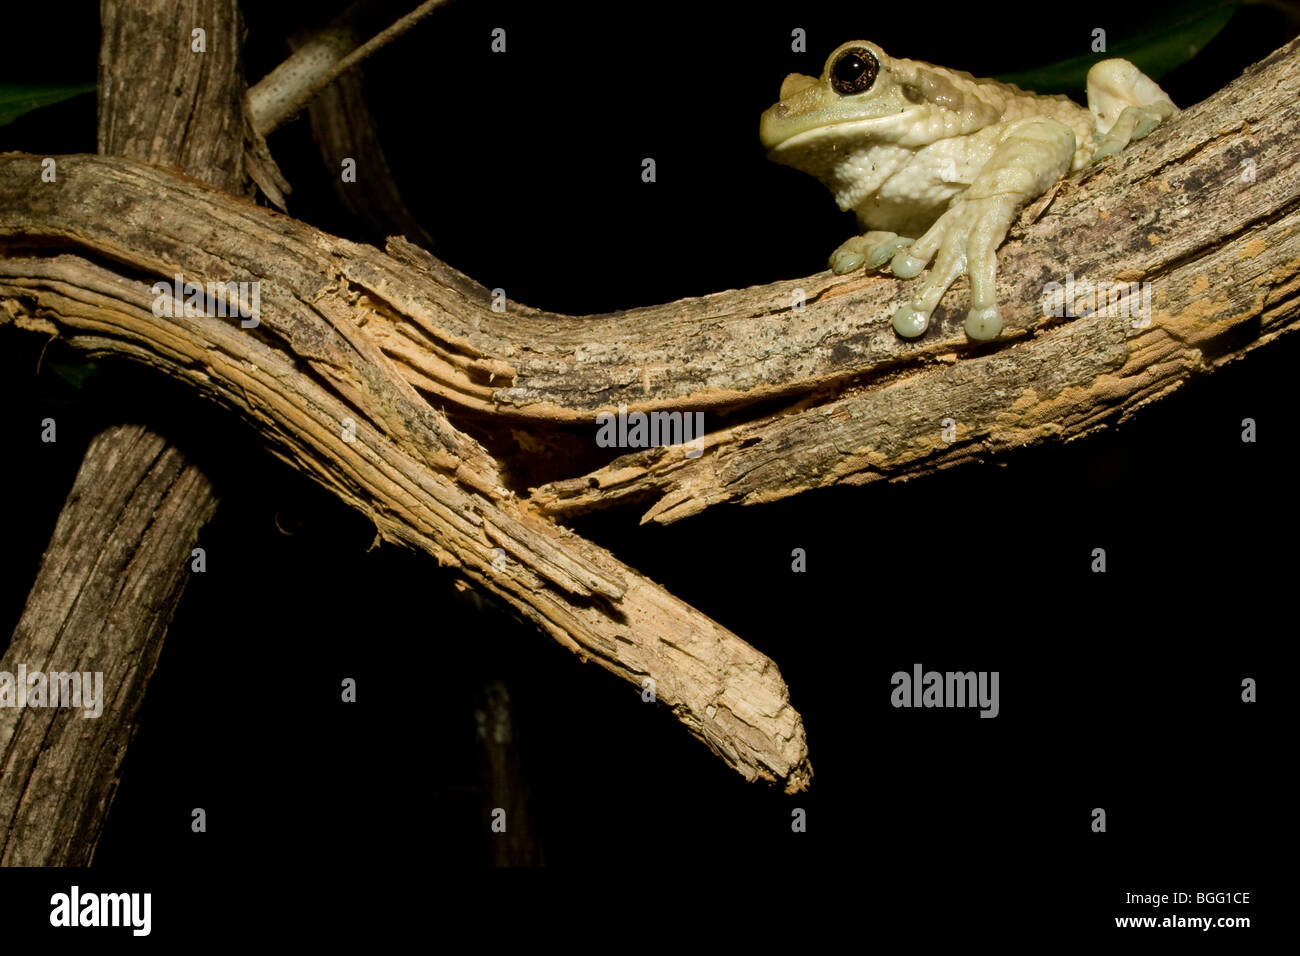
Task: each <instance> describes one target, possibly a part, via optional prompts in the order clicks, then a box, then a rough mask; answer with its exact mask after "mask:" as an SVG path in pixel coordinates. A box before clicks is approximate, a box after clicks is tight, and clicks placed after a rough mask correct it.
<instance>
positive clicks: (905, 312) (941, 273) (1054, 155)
mask: <svg viewBox="0 0 1300 956" xmlns="http://www.w3.org/2000/svg"><path fill="white" fill-rule="evenodd" d="M1074 145H1075V143H1074V131H1073V130H1071V129H1070V127H1068V126H1066V125H1065V124H1064V123H1059V122H1057V121H1056V120H1051V119H1032V120H1025V121H1024V122H1022V123H1020V124H1018V125H1017V126H1016V127H1015V129H1014V130H1012V131H1011V132H1010V133H1009V134H1008V135H1007V137H1006V138H1005V139H1003V141H1002V142H1001V144H1000V145H999V146H998V148H997V150H996V151H995V152H994V153H993V156H992V157H991V158H990V159H989V161H988V163H986V164H985V166H984V168H983V169H982V170H980V173H979V175H978V176H976V177H975V180H974V181H973V182H972V183H971V185H970V188H968V189H967V190H966V192H965V193H964V194H963V195H962V196H961V197H960V198H958V199H955V200H954V201H953V203H952V205H951V206H950V207H949V208H948V210H947V211H946V212H945V213H944V214H943V215H942V216H940V217H939V219H938V221H937V222H935V224H934V225H933V226H931V227H930V229H929V230H928V231H927V232H926V233H925V235H923V236H922V237H921V238H920V239H917V240H916V242H914V243H913V244H912V245H911V246H910V247H909V248H907V249H904V250H903V251H902V252H900V253H898V254H897V255H896V256H894V261H893V263H892V267H893V271H894V274H895V275H897V276H899V277H900V278H905V279H906V278H911V277H912V276H915V275H916V274H917V273H919V272H920V271H921V269H923V268H924V267H925V264H926V262H927V261H929V258H930V257H931V256H932V255H934V254H935V253H936V252H937V253H938V257H937V259H936V260H935V265H934V269H932V270H931V272H930V277H929V278H928V279H927V280H926V281H925V283H924V284H923V285H922V286H921V287H920V288H919V289H918V290H917V291H916V293H915V294H914V295H913V296H912V298H911V299H910V300H909V301H908V302H906V303H904V304H903V305H902V306H900V307H899V309H898V311H897V312H895V313H894V330H895V331H896V332H898V334H899V335H901V336H904V337H905V338H915V337H916V336H918V335H920V334H921V333H922V332H924V331H925V330H926V327H927V326H928V325H929V324H930V315H931V313H932V312H933V311H934V309H935V307H936V306H937V305H938V304H939V300H940V299H942V298H943V295H944V293H945V292H946V291H947V290H948V287H949V286H950V285H952V283H953V281H954V280H955V279H956V278H957V276H959V275H961V274H962V273H963V272H969V274H970V290H971V309H970V312H969V313H968V314H967V316H966V334H967V335H969V336H970V337H971V338H972V339H975V340H977V341H987V340H989V339H994V338H997V336H998V333H999V332H1001V331H1002V316H1001V314H1000V313H999V312H998V308H997V291H996V280H997V249H998V246H1000V245H1001V244H1002V240H1003V239H1005V238H1006V236H1007V230H1008V229H1010V228H1011V223H1012V222H1014V221H1015V218H1016V215H1017V213H1019V211H1020V209H1021V207H1022V206H1024V205H1025V203H1027V202H1029V201H1030V200H1031V199H1033V198H1034V197H1036V196H1040V195H1042V194H1043V192H1044V191H1045V190H1046V189H1047V188H1048V187H1049V186H1050V185H1051V184H1052V183H1054V182H1056V181H1057V180H1058V179H1060V178H1061V177H1062V176H1064V175H1065V174H1066V173H1067V172H1069V169H1070V163H1071V161H1072V159H1073V156H1074Z"/></svg>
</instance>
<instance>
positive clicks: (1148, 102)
mask: <svg viewBox="0 0 1300 956" xmlns="http://www.w3.org/2000/svg"><path fill="white" fill-rule="evenodd" d="M1088 109H1090V110H1092V115H1093V117H1095V118H1096V121H1097V150H1096V152H1094V153H1093V158H1094V159H1101V158H1103V157H1105V156H1113V155H1114V154H1115V153H1118V152H1119V151H1120V150H1121V149H1123V148H1124V147H1125V146H1127V145H1128V144H1129V143H1130V142H1132V141H1133V140H1135V139H1141V138H1142V137H1143V136H1145V135H1147V133H1149V132H1151V131H1152V130H1153V129H1155V128H1156V127H1157V126H1159V125H1160V124H1161V123H1162V122H1164V121H1165V120H1167V119H1169V117H1171V116H1173V115H1174V114H1175V113H1177V112H1178V107H1176V106H1174V103H1173V100H1171V99H1170V98H1169V94H1168V93H1166V92H1165V91H1164V90H1162V89H1161V88H1160V87H1159V85H1157V83H1156V81H1155V80H1153V79H1151V77H1149V76H1147V75H1146V74H1145V73H1143V72H1142V71H1141V70H1139V69H1138V68H1137V67H1136V66H1134V65H1133V64H1132V63H1130V62H1129V61H1128V60H1119V59H1113V60H1102V61H1101V62H1100V63H1094V64H1093V66H1092V69H1090V70H1089V71H1088Z"/></svg>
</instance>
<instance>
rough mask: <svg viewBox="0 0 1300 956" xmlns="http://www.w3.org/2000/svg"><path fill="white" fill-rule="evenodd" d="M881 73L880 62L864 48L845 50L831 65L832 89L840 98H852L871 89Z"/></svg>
mask: <svg viewBox="0 0 1300 956" xmlns="http://www.w3.org/2000/svg"><path fill="white" fill-rule="evenodd" d="M879 72H880V61H879V60H877V59H876V57H875V55H874V54H873V53H872V52H871V51H870V50H868V49H866V48H864V47H854V48H852V49H849V50H845V51H844V52H843V53H841V54H840V55H839V56H837V57H836V58H835V62H834V63H832V64H831V69H830V74H831V89H833V90H834V91H835V92H836V93H838V94H840V96H851V95H852V94H854V93H862V92H864V91H865V90H869V89H871V84H872V83H874V82H876V74H878V73H879Z"/></svg>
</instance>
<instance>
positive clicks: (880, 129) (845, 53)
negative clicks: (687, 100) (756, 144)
mask: <svg viewBox="0 0 1300 956" xmlns="http://www.w3.org/2000/svg"><path fill="white" fill-rule="evenodd" d="M910 66H913V64H912V63H911V62H910V61H907V60H894V59H891V58H890V57H889V56H887V55H886V53H885V51H884V50H882V49H880V47H878V46H877V45H876V44H874V43H871V42H869V41H866V40H854V41H852V42H850V43H845V44H843V45H842V46H840V47H838V48H837V49H836V50H835V52H834V53H832V54H831V55H830V57H829V58H827V60H826V66H825V67H824V68H823V69H822V75H821V76H818V77H813V76H804V75H803V74H801V73H791V74H790V75H789V76H787V77H786V78H785V82H784V83H782V84H781V99H780V101H779V102H778V103H776V104H775V105H773V106H772V107H770V108H769V109H768V110H767V111H765V112H764V113H763V117H762V119H761V120H760V122H759V129H758V135H759V139H760V140H762V142H763V146H764V147H766V148H767V150H768V152H769V154H770V156H771V158H772V159H774V160H776V161H777V162H781V163H787V164H788V165H791V166H799V165H801V164H800V163H799V162H797V161H794V162H792V161H791V160H796V159H797V155H798V154H799V153H802V152H805V151H806V149H807V148H808V147H813V146H817V147H821V148H825V147H828V146H830V145H831V144H832V143H841V144H843V145H845V146H852V145H855V144H856V145H864V146H865V145H867V144H868V143H872V142H878V143H897V142H899V140H900V138H902V137H903V135H904V134H905V133H906V131H907V130H908V129H909V128H910V126H911V125H912V124H911V120H910V118H909V114H916V113H917V112H919V111H921V110H922V104H923V103H924V99H923V98H922V97H921V96H920V95H919V93H918V92H917V91H916V90H915V83H914V82H913V79H914V78H913V77H912V76H911V75H910V72H911V71H909V70H908V69H907V67H910ZM900 68H901V69H900Z"/></svg>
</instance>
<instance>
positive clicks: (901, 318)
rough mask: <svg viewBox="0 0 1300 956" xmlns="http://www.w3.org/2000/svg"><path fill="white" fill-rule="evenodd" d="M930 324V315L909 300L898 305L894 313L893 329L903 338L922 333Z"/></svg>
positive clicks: (910, 337) (913, 336)
mask: <svg viewBox="0 0 1300 956" xmlns="http://www.w3.org/2000/svg"><path fill="white" fill-rule="evenodd" d="M929 325H930V316H929V314H928V313H926V312H922V311H921V310H920V309H918V308H917V307H916V306H914V305H912V304H911V303H910V302H909V303H905V304H904V305H900V306H899V307H898V311H897V312H895V313H894V331H895V332H897V333H898V334H899V335H901V336H902V337H903V338H905V339H914V338H916V337H917V336H918V335H922V334H924V332H925V330H926V329H927V328H928V327H929Z"/></svg>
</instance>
